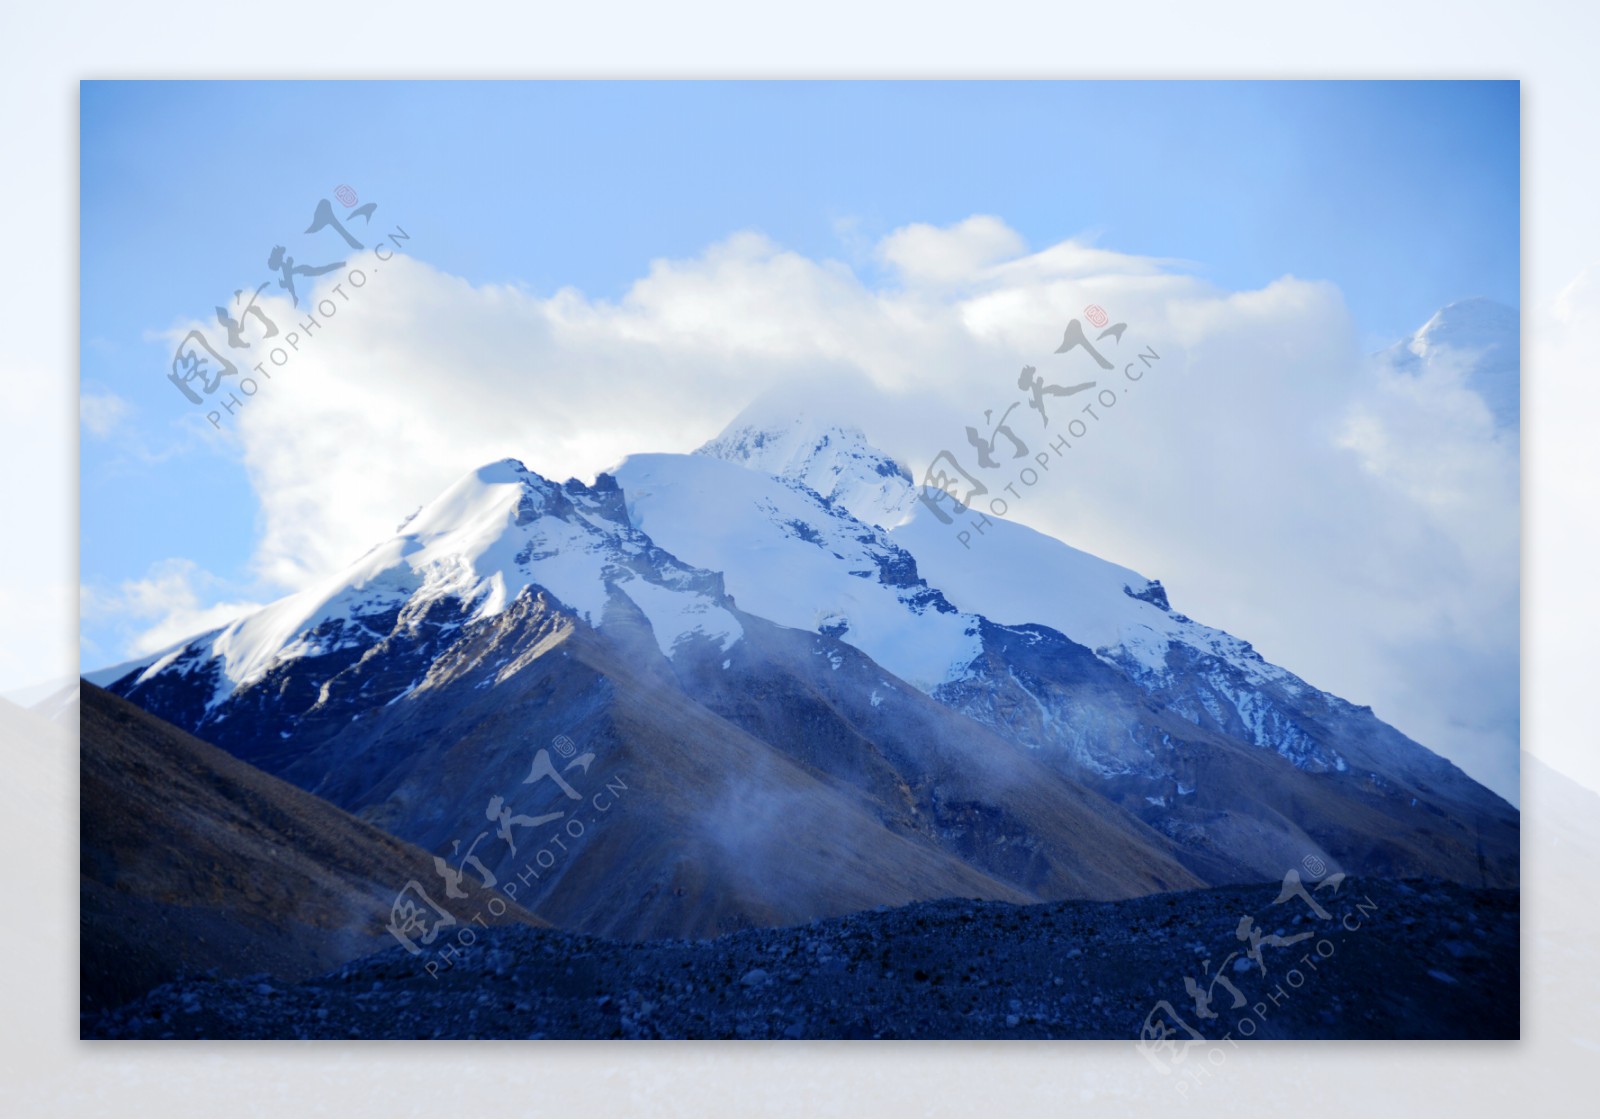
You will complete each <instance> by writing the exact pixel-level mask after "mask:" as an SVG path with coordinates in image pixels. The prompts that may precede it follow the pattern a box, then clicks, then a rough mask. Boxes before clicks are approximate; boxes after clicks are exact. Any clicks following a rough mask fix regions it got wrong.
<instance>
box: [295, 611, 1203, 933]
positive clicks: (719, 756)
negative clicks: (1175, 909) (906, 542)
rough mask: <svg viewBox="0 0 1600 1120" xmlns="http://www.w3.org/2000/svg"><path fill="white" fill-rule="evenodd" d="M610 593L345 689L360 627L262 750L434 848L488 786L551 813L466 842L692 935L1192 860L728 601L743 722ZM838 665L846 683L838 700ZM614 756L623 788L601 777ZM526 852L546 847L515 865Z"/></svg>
mask: <svg viewBox="0 0 1600 1120" xmlns="http://www.w3.org/2000/svg"><path fill="white" fill-rule="evenodd" d="M629 606H630V605H629V604H628V603H627V601H626V600H625V599H622V598H621V597H620V596H619V597H617V598H616V599H614V600H613V603H612V605H611V607H610V608H608V610H607V612H606V615H605V621H604V624H603V626H602V627H601V628H600V629H599V630H596V629H595V628H591V627H589V626H588V625H586V624H584V623H582V622H580V621H578V620H576V619H574V618H573V617H572V616H571V614H570V613H568V612H566V611H565V610H564V609H562V608H560V607H559V606H558V605H556V604H553V603H551V602H550V601H549V600H548V599H546V598H545V597H544V596H543V595H533V596H524V597H521V598H519V599H518V600H517V601H516V602H514V603H513V604H512V605H511V606H510V607H509V608H508V609H507V610H506V611H505V612H504V613H502V614H501V615H499V616H496V617H495V618H494V619H492V620H489V621H486V622H484V623H482V624H480V625H477V626H474V627H471V628H470V629H469V630H468V631H467V632H466V633H464V634H463V635H462V636H461V637H460V638H459V639H458V640H457V641H456V642H455V643H454V644H453V645H452V646H451V647H450V649H449V650H448V652H446V653H445V654H444V655H442V656H440V657H438V658H437V659H435V660H434V661H432V662H431V663H429V665H428V668H427V670H426V672H425V674H424V675H423V676H422V678H421V679H420V680H419V681H418V682H417V683H416V684H415V686H414V687H412V688H411V689H409V690H408V691H407V692H406V694H405V695H403V696H400V697H397V698H395V699H394V700H393V701H392V702H389V701H388V700H387V699H386V698H385V697H383V695H382V693H381V692H378V690H377V689H376V688H373V689H372V690H371V691H370V692H369V691H367V690H366V682H368V681H369V680H374V679H375V675H376V674H377V673H378V672H381V671H382V667H383V666H384V664H385V659H386V658H387V657H388V656H390V652H389V651H388V650H387V649H379V650H377V651H376V652H374V653H370V654H369V655H367V657H365V658H364V659H363V661H362V663H360V664H357V665H353V666H351V667H350V668H349V669H348V670H346V671H345V672H343V673H341V674H340V675H339V676H338V677H337V678H335V680H334V681H333V682H332V683H331V684H330V685H329V687H328V688H327V689H326V690H325V695H327V696H328V697H329V700H328V701H327V702H326V706H327V707H329V708H333V707H334V706H335V705H337V704H339V703H340V701H341V697H342V696H353V697H362V698H364V697H366V696H369V695H371V696H373V699H371V700H366V701H365V706H364V707H362V708H361V709H360V710H359V711H358V712H357V714H356V715H355V716H354V718H352V716H351V715H350V714H349V709H348V708H346V709H344V710H343V718H342V719H338V720H337V721H335V720H334V719H332V718H328V721H327V723H326V724H325V725H324V726H325V727H326V729H327V730H326V733H324V734H325V737H323V738H322V741H321V742H320V743H317V744H316V745H314V746H311V747H310V748H309V749H307V748H306V746H304V745H301V748H300V749H301V751H302V752H303V753H301V754H300V755H299V756H298V757H290V756H288V754H287V750H288V749H290V748H292V747H294V746H295V745H296V744H297V742H298V744H305V743H306V742H307V740H314V739H315V738H316V737H317V736H318V735H319V733H321V729H320V728H319V727H318V721H319V720H321V719H323V718H324V717H322V715H321V712H320V711H319V710H317V709H313V711H312V712H311V713H308V714H307V716H306V717H304V719H303V720H302V723H301V728H302V730H301V733H300V735H299V736H296V737H291V739H290V740H288V741H287V742H285V744H284V748H282V750H283V753H280V754H279V755H278V756H277V758H276V759H275V760H274V761H275V763H276V764H277V765H278V766H279V767H281V772H282V773H283V774H284V776H285V777H286V778H288V779H290V780H293V781H296V782H299V783H301V784H303V785H304V786H306V787H307V788H310V789H313V790H315V791H316V792H317V793H318V794H320V795H322V796H324V797H327V798H328V799H329V800H330V801H333V802H334V803H335V804H338V805H342V806H344V807H346V808H348V809H349V810H350V811H351V812H354V813H358V814H360V815H361V816H362V817H363V818H365V819H369V820H372V821H373V822H374V823H377V824H379V825H381V826H382V827H384V828H386V829H388V830H390V831H392V832H394V833H395V834H396V835H399V836H404V837H406V838H407V839H410V840H412V841H414V842H415V843H417V844H420V845H422V846H423V847H426V848H428V849H430V850H433V851H437V852H448V851H450V850H451V845H452V842H453V841H454V840H457V839H459V840H461V841H462V848H463V849H465V848H466V847H467V846H468V843H469V842H470V841H471V840H472V839H473V837H474V836H476V835H478V834H479V833H480V832H481V831H482V830H483V829H484V824H483V823H482V822H483V807H484V805H485V804H486V802H488V801H489V800H490V799H491V798H493V797H496V796H500V797H503V798H504V802H505V804H507V805H508V806H510V807H512V809H513V811H514V812H516V813H519V814H522V815H525V816H529V817H538V816H542V815H545V814H549V813H565V814H566V815H565V816H564V817H563V818H562V819H561V820H560V821H558V822H556V823H554V824H548V825H545V826H543V827H541V828H538V829H533V828H529V829H522V828H520V827H519V828H517V829H515V830H514V836H515V839H516V842H517V844H518V845H519V847H518V849H517V851H516V852H512V851H511V850H510V848H509V845H508V844H506V843H504V842H502V841H501V840H500V839H499V838H498V837H495V836H493V835H491V836H488V837H486V838H484V840H483V842H482V843H481V844H480V845H479V846H478V847H477V855H478V857H479V858H480V859H482V860H483V861H484V862H485V864H486V867H487V869H488V870H489V871H490V872H491V873H492V874H493V876H494V877H495V880H496V882H499V883H502V884H505V883H508V882H510V881H511V880H513V879H518V880H519V882H518V885H517V887H516V891H517V898H518V899H519V900H520V901H523V902H524V903H525V904H528V905H530V906H532V907H533V908H535V909H536V910H537V911H538V912H539V913H540V914H541V915H543V916H544V917H546V918H547V919H549V920H550V921H551V922H553V923H555V924H556V925H558V926H561V927H562V928H569V929H576V930H580V931H582V932H586V933H592V934H597V935H601V936H608V937H617V938H624V939H635V938H649V937H681V936H708V935H713V934H717V933H721V932H726V931H728V930H732V929H738V928H743V927H746V926H760V925H783V924H792V923H796V922H804V921H808V920H811V919H813V918H817V917H823V916H829V915H837V914H844V913H849V912H851V911H855V910H861V909H868V908H872V907H876V906H885V905H888V906H898V905H902V904H905V903H907V902H912V901H917V900H922V899H933V898H948V897H959V898H975V897H976V898H986V899H996V900H1006V901H1033V900H1037V899H1040V898H1059V897H1089V898H1123V897H1130V896H1134V895H1139V894H1146V893H1150V892H1152V891H1160V890H1175V889H1183V888H1186V887H1192V886H1197V885H1200V880H1198V879H1197V878H1196V877H1195V876H1194V875H1192V874H1191V873H1190V872H1189V871H1187V870H1186V869H1185V868H1184V867H1183V865H1182V863H1181V860H1180V859H1179V858H1178V857H1177V853H1176V850H1175V848H1174V846H1173V844H1172V842H1171V841H1169V840H1167V839H1166V838H1165V837H1162V836H1160V835H1159V834H1157V833H1155V832H1154V831H1153V830H1151V829H1149V828H1148V827H1147V826H1145V825H1143V824H1141V823H1140V822H1139V821H1137V820H1136V819H1134V818H1133V817H1132V816H1131V815H1129V814H1127V813H1126V812H1125V811H1123V810H1121V809H1120V808H1118V807H1116V806H1114V805H1112V804H1110V803H1109V802H1107V801H1106V800H1105V799H1104V798H1101V797H1099V796H1097V795H1094V794H1091V793H1089V792H1088V791H1086V790H1084V789H1082V788H1081V787H1080V786H1077V785H1075V784H1074V783H1072V782H1070V781H1069V780H1067V779H1065V778H1063V777H1062V776H1061V775H1059V774H1056V773H1054V772H1052V771H1051V770H1049V769H1048V768H1046V767H1043V766H1041V765H1039V764H1038V763H1037V762H1036V761H1035V760H1034V759H1032V758H1030V757H1028V756H1027V755H1026V754H1025V753H1024V752H1022V751H1021V750H1020V749H1019V748H1017V747H1015V746H1013V745H1011V744H1009V743H1007V742H1005V741H1004V740H1001V739H999V738H998V737H996V736H994V735H992V734H991V733H989V732H988V731H986V730H985V729H984V728H982V727H981V726H979V725H978V724H976V723H974V722H973V721H971V720H969V719H967V718H965V717H963V716H960V715H958V714H956V713H953V712H950V711H949V710H948V709H945V708H943V707H941V706H940V705H938V704H936V703H935V702H934V701H932V700H929V699H928V698H927V697H925V696H924V695H922V694H921V693H919V692H917V691H916V690H915V689H913V688H911V687H910V686H909V685H906V684H904V682H900V681H898V680H897V679H896V678H893V677H891V676H889V675H888V674H886V673H885V672H884V671H883V670H882V669H881V668H879V667H877V666H875V665H873V664H872V663H871V662H869V661H868V660H867V659H866V658H865V657H864V656H863V655H861V654H859V653H857V652H856V651H854V650H852V649H850V648H849V647H847V646H844V645H842V644H841V643H838V642H837V641H835V640H834V639H831V638H827V637H824V636H821V635H814V634H813V635H808V634H805V633H802V632H800V631H794V630H784V629H783V628H780V627H775V626H773V625H772V624H770V623H765V622H762V621H761V620H759V619H755V618H752V617H750V616H741V618H740V621H741V625H742V626H744V627H745V633H746V642H745V643H743V644H742V645H741V647H739V648H738V649H735V650H731V651H729V653H728V655H727V657H725V658H721V659H719V660H716V661H715V662H714V665H716V666H720V665H721V664H722V661H723V660H726V661H727V667H726V668H725V669H721V668H718V669H716V670H715V671H716V672H718V673H720V674H723V675H725V677H726V680H725V682H724V684H723V685H722V687H724V688H726V689H727V690H729V694H738V693H747V694H749V695H750V696H751V698H752V699H753V700H755V701H756V702H757V703H759V704H760V705H761V706H762V708H763V709H764V710H766V711H769V712H770V713H772V718H771V720H770V721H768V722H765V723H758V722H757V721H754V720H748V719H745V718H744V717H743V715H742V714H741V713H739V712H735V711H732V710H729V711H728V712H727V714H725V713H724V712H722V711H718V710H715V708H714V707H712V706H708V705H707V704H706V703H702V702H701V701H700V700H699V699H697V698H696V696H695V695H693V694H691V692H690V691H686V690H685V687H684V682H683V681H682V680H680V678H679V677H678V675H677V673H676V672H675V670H674V665H673V663H672V662H670V661H669V660H668V659H667V658H665V657H664V656H662V654H661V652H660V651H659V649H658V648H657V646H656V642H655V639H654V637H653V636H652V635H651V633H650V631H649V629H648V626H647V624H646V623H645V622H644V620H643V618H642V617H641V616H639V614H638V612H637V610H636V609H632V610H630V609H629ZM830 658H836V659H838V661H839V665H840V669H839V670H838V671H837V672H835V671H834V670H833V669H831V668H826V667H825V666H831V664H832V660H830ZM678 660H679V662H682V663H683V664H684V665H685V666H686V665H687V663H688V662H689V661H691V660H695V659H694V658H693V657H692V656H691V654H690V653H689V652H688V651H682V652H680V654H679V657H678ZM818 666H824V667H823V668H819V667H818ZM835 677H837V678H838V681H835V680H834V678H835ZM846 678H849V679H850V680H852V681H854V682H855V685H854V686H849V687H847V686H846V685H845V684H844V683H843V682H844V680H845V679H846ZM885 682H887V683H885ZM875 688H881V690H882V692H881V700H880V703H879V705H878V706H877V707H874V706H873V703H872V701H871V699H870V696H871V694H872V693H873V690H874V689H875ZM840 690H844V691H853V692H854V693H857V694H858V695H855V696H854V697H853V699H851V700H849V702H848V703H846V702H845V701H844V700H841V699H840V698H839V691H840ZM696 691H698V690H696ZM374 693H376V695H373V694H374ZM869 713H870V714H869ZM730 715H731V716H734V717H735V718H730ZM558 736H559V737H562V738H563V739H565V740H567V741H568V742H569V743H573V744H576V745H575V747H573V749H574V750H581V751H582V752H584V753H585V754H589V753H592V754H593V756H594V758H593V760H592V762H591V763H590V764H588V766H587V768H586V769H584V770H582V771H576V770H574V771H572V772H570V773H568V774H567V777H568V778H569V779H570V782H571V784H572V787H573V790H574V794H568V795H565V796H564V795H563V792H562V791H561V790H560V789H559V788H557V787H556V786H555V784H554V783H553V782H549V781H542V780H541V781H537V782H534V783H532V784H530V783H529V782H528V780H527V779H528V777H529V774H530V763H531V762H534V761H535V760H536V759H537V757H538V752H540V751H541V750H542V749H544V748H546V747H547V746H548V745H549V744H552V741H553V740H556V739H557V737H558ZM580 757H581V756H580ZM615 780H620V782H621V783H622V784H623V785H624V786H625V790H619V791H617V792H616V793H615V794H612V793H607V792H606V790H607V789H608V788H609V785H610V783H612V782H613V781H615ZM576 794H581V798H580V797H576V796H575V795H576ZM596 797H598V798H600V802H599V803H598V804H597V803H596V802H595V801H594V800H593V798H596ZM600 805H605V806H606V808H605V809H603V810H602V809H600ZM568 826H570V827H571V828H573V829H574V830H575V831H574V832H570V833H565V834H561V835H558V830H560V829H564V828H567V827H568ZM580 829H581V833H580V832H579V831H577V830H580ZM552 838H555V839H558V840H559V841H560V843H559V845H558V844H556V843H553V842H552ZM541 851H542V852H546V853H548V854H547V855H546V856H544V857H540V856H539V854H538V853H540V852H541ZM530 858H535V859H537V858H544V859H546V860H548V863H547V865H545V866H542V867H535V868H532V869H530V868H529V860H530ZM535 872H536V873H535Z"/></svg>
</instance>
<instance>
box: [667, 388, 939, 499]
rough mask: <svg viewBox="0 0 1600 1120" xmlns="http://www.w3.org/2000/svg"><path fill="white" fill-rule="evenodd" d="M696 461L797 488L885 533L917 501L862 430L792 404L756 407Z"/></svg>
mask: <svg viewBox="0 0 1600 1120" xmlns="http://www.w3.org/2000/svg"><path fill="white" fill-rule="evenodd" d="M695 454H696V455H706V456H709V457H711V458H713V459H721V460H723V461H725V462H729V463H734V464H736V465H738V466H741V467H747V468H749V469H751V470H756V471H764V472H765V473H767V474H772V475H777V476H778V477H779V478H782V479H785V480H787V481H790V482H798V483H800V484H801V485H803V486H806V487H809V488H810V489H812V490H815V491H816V492H817V493H818V494H820V495H821V496H822V497H824V498H826V499H827V500H828V501H830V502H833V503H834V504H836V505H839V506H842V507H843V508H844V509H846V510H848V511H849V512H850V514H851V516H853V517H855V518H856V519H858V520H860V521H863V522H865V523H866V524H868V525H879V526H882V527H883V528H886V529H888V528H893V527H894V526H895V525H897V524H899V523H900V522H901V521H902V520H904V519H905V518H906V517H907V516H908V515H909V514H910V512H911V508H912V506H913V504H914V503H915V501H916V491H915V489H914V488H913V486H912V481H911V472H910V471H908V470H907V469H906V468H905V466H904V465H902V464H901V463H899V462H897V461H896V460H895V459H894V458H892V457H891V456H889V455H887V454H885V453H884V452H882V451H880V450H878V449H877V448H876V447H874V446H873V445H872V444H871V443H870V442H869V441H868V440H867V437H866V434H865V433H863V432H862V430H861V429H860V428H858V427H856V426H855V425H854V424H850V423H847V422H843V421H841V420H837V419H833V418H829V417H826V416H824V415H823V414H822V413H821V412H820V411H819V410H817V409H814V408H810V407H807V406H805V405H803V404H799V403H798V402H795V401H794V400H793V399H792V398H784V397H779V396H768V397H764V398H762V399H760V400H758V401H756V402H755V403H754V404H752V405H750V406H749V407H748V408H746V409H745V410H744V411H743V412H741V413H740V414H739V415H738V416H736V417H734V419H733V421H732V422H731V423H730V424H729V425H728V426H727V427H726V428H724V429H723V430H722V433H721V434H720V435H718V436H717V437H716V438H715V439H712V440H710V441H709V442H707V443H706V444H705V445H703V446H702V447H700V448H699V449H698V450H696V452H695Z"/></svg>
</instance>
